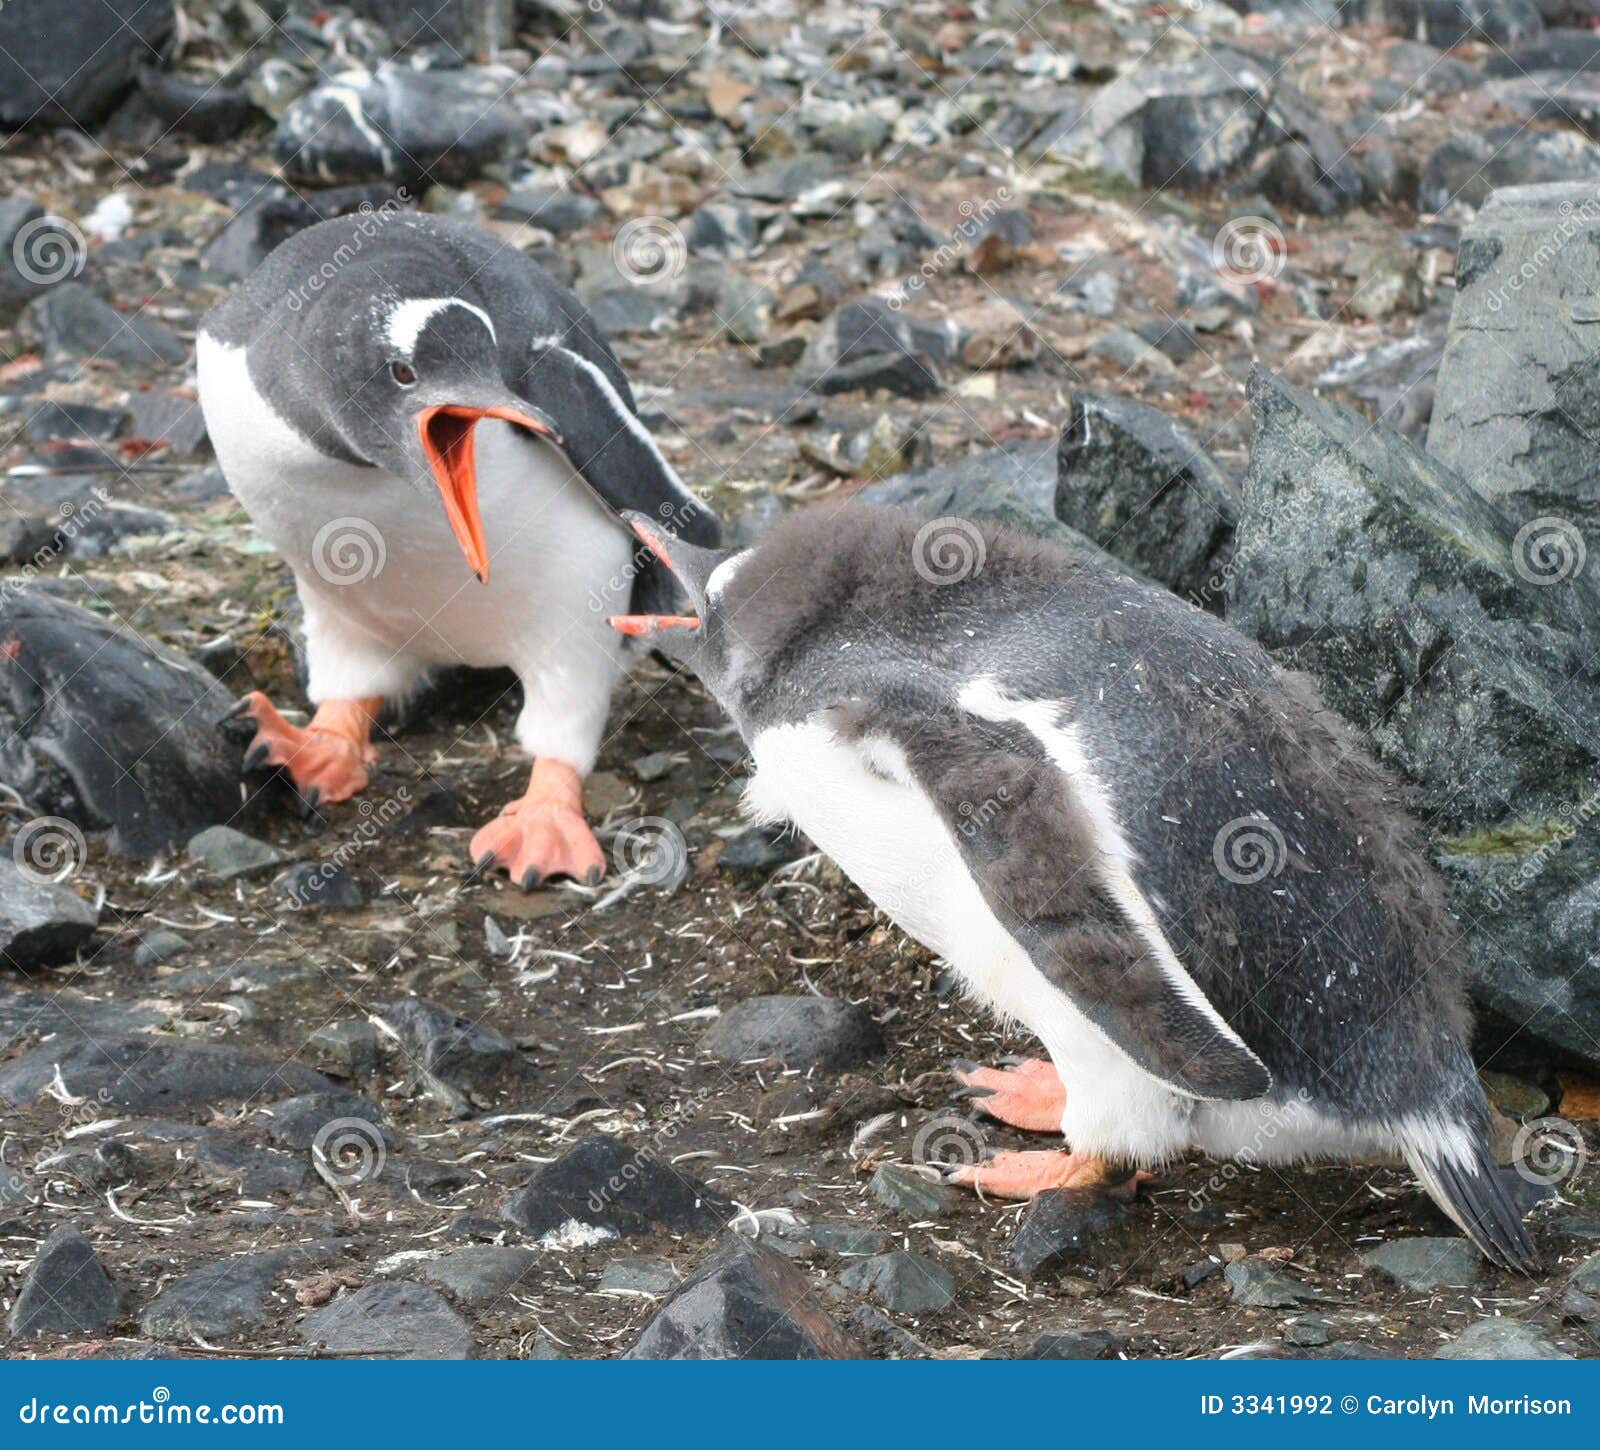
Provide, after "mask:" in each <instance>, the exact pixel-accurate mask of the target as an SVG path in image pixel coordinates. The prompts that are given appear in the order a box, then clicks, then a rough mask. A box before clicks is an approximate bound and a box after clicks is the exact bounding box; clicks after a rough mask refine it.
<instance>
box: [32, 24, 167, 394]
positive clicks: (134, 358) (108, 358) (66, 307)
mask: <svg viewBox="0 0 1600 1450" xmlns="http://www.w3.org/2000/svg"><path fill="white" fill-rule="evenodd" d="M0 13H3V12H0ZM24 323H25V325H26V326H27V327H28V328H29V329H30V330H31V332H32V334H33V336H34V338H35V339H37V341H38V345H39V347H40V349H41V350H42V351H43V352H44V353H45V354H46V355H48V356H51V357H59V356H62V355H66V356H69V357H93V358H98V359H100V360H102V361H104V362H114V363H124V364H127V365H128V366H131V367H158V366H160V365H161V364H163V363H172V362H182V361H183V359H184V358H186V357H187V356H188V355H189V350H188V348H186V347H185V346H184V345H183V343H181V342H180V341H179V340H178V339H177V338H176V337H174V336H173V334H172V333H170V332H169V331H167V329H166V328H165V327H163V326H162V325H161V324H160V323H159V322H157V321H156V320H155V319H154V318H152V317H145V316H143V315H141V314H140V313H138V312H129V313H122V312H118V311H117V310H116V309H115V308H114V307H112V306H110V304H108V303H105V302H102V301H101V300H100V299H99V298H98V297H96V296H95V295H94V293H93V292H91V291H90V290H89V289H88V288H87V287H86V286H84V284H83V283H81V282H64V283H62V285H61V286H59V287H56V288H53V289H52V290H51V291H49V292H47V293H45V295H44V296H42V297H38V298H35V299H34V300H33V301H32V302H30V303H29V304H28V307H27V311H26V313H25V315H24Z"/></svg>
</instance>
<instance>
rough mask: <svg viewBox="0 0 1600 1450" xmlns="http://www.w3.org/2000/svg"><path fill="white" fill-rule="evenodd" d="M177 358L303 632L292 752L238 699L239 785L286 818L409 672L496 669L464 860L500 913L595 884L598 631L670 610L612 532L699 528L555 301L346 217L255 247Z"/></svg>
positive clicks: (712, 527) (517, 274)
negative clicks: (504, 762) (612, 618)
mask: <svg viewBox="0 0 1600 1450" xmlns="http://www.w3.org/2000/svg"><path fill="white" fill-rule="evenodd" d="M198 351H199V381H200V401H201V404H202V406H203V408H204V411H205V418H206V426H207V428H208V430H209V432H210V434H211V439H212V442H213V444H214V446H215V448H216V453H217V460H218V462H219V463H220V464H221V466H222V470H223V472H224V473H225V474H226V476H227V479H228V483H229V486H230V487H231V488H232V490H233V492H234V494H235V495H236V496H237V497H238V499H239V501H240V502H241V503H242V504H243V505H244V506H245V508H246V509H248V510H249V511H250V514H251V516H252V517H253V518H254V520H255V522H256V525H257V527H258V528H259V529H260V530H261V532H262V534H264V535H265V536H266V538H267V539H268V540H269V541H270V542H271V543H272V544H273V545H274V546H276V548H277V549H278V551H279V552H280V553H281V554H282V555H283V557H284V558H285V559H287V560H288V562H289V564H290V565H291V567H292V568H293V570H294V574H295V580H296V583H297V585H298V588H299V594H300V599H301V601H302V603H303V605H304V610H305V631H306V648H307V656H308V662H309V666H310V685H309V691H308V693H309V694H310V697H311V699H312V701H313V702H314V703H315V705H316V713H315V715H314V717H313V718H312V720H311V723H310V725H309V726H308V727H307V728H306V729H304V730H301V729H297V728H295V727H294V726H292V725H290V724H288V723H287V722H286V721H285V720H284V719H283V718H282V716H280V715H279V714H278V712H277V711H276V710H275V709H274V708H273V707H272V705H271V704H270V703H269V702H268V701H267V699H266V698H265V697H264V696H262V695H260V694H259V693H257V694H253V695H249V696H247V697H246V698H245V699H244V700H242V701H241V702H240V704H239V707H238V712H237V713H239V714H246V715H248V716H249V717H250V719H251V721H252V723H253V724H254V725H255V727H256V732H257V733H256V736H255V742H254V744H253V746H252V749H251V751H250V753H249V754H248V755H247V756H246V765H247V766H249V767H255V766H257V765H260V764H272V765H277V766H281V767H282V768H283V769H284V770H286V771H287V772H288V774H289V775H290V776H291V777H292V779H293V781H294V783H295V785H296V787H297V788H298V790H299V791H300V793H301V795H302V797H303V798H304V800H305V801H306V803H307V806H308V809H309V808H314V807H315V806H316V805H317V804H318V803H328V802H334V801H342V800H345V799H347V798H349V797H350V796H352V795H354V794H356V793H357V792H358V791H360V790H362V789H363V788H364V787H365V785H366V784H367V767H368V765H369V764H371V763H372V761H373V759H374V755H373V751H372V748H371V746H370V744H369V741H370V737H371V729H372V724H373V721H374V718H375V717H376V716H377V714H378V710H379V708H380V706H381V704H382V702H383V699H384V697H387V696H396V695H401V694H403V693H404V692H405V691H407V690H408V689H409V688H410V687H411V686H413V685H414V684H415V682H416V681H417V680H418V678H419V676H421V675H422V674H423V672H424V671H425V670H427V669H428V668H429V667H430V666H434V665H444V664H465V665H480V666H481V665H509V666H510V667H511V668H512V669H513V670H514V671H515V672H516V673H517V675H518V676H519V678H520V679H521V681H522V686H523V690H524V696H525V699H524V704H523V708H522V713H521V715H520V716H519V718H518V720H517V727H516V734H517V740H518V743H519V744H520V745H521V746H522V748H523V749H524V750H525V751H526V752H527V753H528V754H529V755H531V756H532V757H533V760H534V763H533V773H532V777H531V779H530V781H529V784H528V789H527V793H526V794H525V795H523V796H522V797H521V798H519V799H517V800H515V801H513V802H512V803H511V804H510V805H508V806H507V807H506V808H505V810H504V811H503V812H502V813H501V815H500V816H499V818H498V819H496V820H493V821H491V822H490V823H489V824H488V825H486V826H484V827H483V829H482V830H480V831H478V832H477V834H476V835H475V836H474V837H473V839H472V845H471V853H472V859H473V861H474V863H476V864H477V865H478V867H479V868H480V869H485V868H487V867H489V866H490V865H495V866H499V867H501V868H503V869H504V870H506V871H507V872H509V873H510V875H511V877H512V879H513V880H515V881H517V882H519V883H520V884H521V885H522V886H523V888H524V889H528V888H530V887H531V886H533V885H534V884H536V883H537V882H538V881H540V880H542V879H543V878H545V877H548V876H552V875H557V874H560V875H566V876H571V877H574V878H576V879H579V880H585V881H590V882H593V881H597V880H599V878H600V876H601V875H602V874H603V872H604V869H605V857H604V854H603V853H602V852H601V850H600V847H599V845H598V843H597V842H596V841H595V838H594V834H593V832H592V831H591V830H590V829H589V826H588V825H587V823H586V822H585V821H584V819H583V815H582V794H581V783H582V778H583V776H584V775H585V774H586V773H587V772H588V771H589V770H590V769H591V768H592V766H593V764H594V758H595V754H596V751H597V750H598V748H599V741H600V735H601V731H602V729H603V727H604V723H605V717H606V711H607V705H608V701H609V699H610V694H611V688H612V685H613V683H614V681H615V678H616V675H617V673H618V670H619V667H620V664H621V661H622V653H621V651H619V649H618V647H617V646H618V637H617V636H616V635H615V634H614V633H613V632H612V631H610V630H608V629H607V628H606V627H605V624H604V617H605V615H606V613H607V612H610V611H613V610H617V609H626V608H628V607H630V602H631V605H632V607H634V608H660V607H663V605H664V604H665V602H666V600H667V599H668V598H670V594H671V589H672V585H671V580H670V576H668V575H667V574H666V573H665V571H664V570H662V569H661V568H660V567H659V565H657V564H656V563H655V561H654V560H653V558H652V556H650V555H649V553H648V552H647V551H645V550H643V549H640V548H638V547H637V546H636V545H635V543H634V541H633V539H632V537H631V536H630V534H629V533H628V531H627V529H626V528H625V527H624V526H623V525H622V524H621V522H620V520H619V519H618V517H617V513H616V511H617V510H620V509H624V508H631V509H637V510H639V511H641V512H643V513H646V514H648V515H649V516H650V517H652V518H654V519H656V520H658V521H663V522H665V523H667V524H668V525H669V526H670V527H671V528H672V529H673V530H674V531H675V532H678V533H681V534H686V535H687V536H689V537H690V538H693V539H696V540H698V541H700V542H701V543H706V544H714V543H715V542H716V541H717V538H718V529H717V523H716V520H715V518H714V517H713V515H712V514H711V513H710V512H709V511H708V510H707V509H706V508H705V506H704V505H703V504H701V503H700V502H699V501H698V500H697V499H696V498H695V497H694V496H693V495H692V494H691V493H690V492H689V491H688V490H687V489H686V488H685V487H684V486H683V484H682V483H681V482H680V481H679V480H678V478H677V476H676V474H674V472H673V470H672V468H671V467H670V466H669V465H668V463H667V461H666V460H665V459H664V458H663V457H662V456H661V453H660V451H659V450H658V449H657V448H656V446H655V444H654V442H653V441H652V440H651V437H650V435H649V433H648V432H647V431H646V430H645V428H644V426H643V425H642V424H641V423H640V422H639V420H638V418H637V416H636V415H635V412H634V405H633V397H632V393H631V392H630V390H629V387H628V383H627V379H626V378H625V377H624V376H623V374H622V371H621V369H620V368H619V367H618V365H617V361H616V359H615V357H613V356H612V354H611V351H610V349H609V348H608V347H607V346H606V344H605V343H604V341H602V340H601V338H600V336H599V334H598V332H597V331H596V330H595V326H594V323H593V322H592V320H591V319H590V317H589V315H588V313H587V312H586V311H585V310H584V308H583V306H582V305H581V304H580V303H579V302H578V300H577V298H575V297H574V296H573V295H572V294H571V293H570V292H568V291H567V290H566V288H564V287H562V286H561V285H560V284H559V283H557V282H556V281H555V280H554V279H553V278H552V277H550V276H549V275H548V274H547V273H546V272H545V271H544V270H543V269H541V268H540V267H539V266H538V265H536V264H535V263H534V262H533V261H532V260H531V259H529V258H527V257H524V256H523V255H522V254H521V253H519V252H517V251H516V250H515V249H514V248H512V247H510V246H507V245H505V244H503V243H501V242H498V241H496V240H495V239H493V238H491V237H489V236H488V235H487V234H485V233H483V232H480V231H477V230H474V229H471V228H467V227H462V226H457V225H451V224H448V223H445V222H441V221H438V220H435V219H434V218H431V217H426V216H418V215H413V214H409V213H401V214H397V215H393V216H376V217H374V216H351V217H344V218H341V219H339V220H335V221H329V222H324V223H322V224H320V225H318V226H313V227H309V228H307V229H306V230H305V231H303V232H300V233H298V234H297V235H296V236H294V237H292V238H290V239H289V240H288V241H286V242H284V243H283V244H282V245H281V246H280V247H278V248H277V249H276V250H275V251H274V252H273V253H272V254H271V255H270V256H269V257H268V258H267V259H266V260H265V261H264V262H263V263H262V264H261V266H260V267H259V268H258V269H257V270H256V271H255V272H254V273H253V274H252V275H251V276H250V278H249V279H248V280H247V281H246V282H245V283H244V284H243V285H242V286H241V287H239V288H238V290H237V291H235V292H234V293H233V295H232V296H230V297H229V298H228V299H227V300H226V301H225V302H223V303H221V304H220V305H218V306H217V307H215V308H213V309H212V311H211V312H210V313H208V314H207V316H206V317H205V319H204V322H203V324H202V327H201V330H200V335H199V349H198ZM646 601H653V603H649V602H646Z"/></svg>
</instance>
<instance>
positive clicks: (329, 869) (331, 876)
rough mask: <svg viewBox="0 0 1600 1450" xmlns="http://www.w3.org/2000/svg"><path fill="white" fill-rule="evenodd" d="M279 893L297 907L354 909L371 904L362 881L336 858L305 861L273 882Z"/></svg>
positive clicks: (292, 867)
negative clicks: (332, 859) (363, 888)
mask: <svg viewBox="0 0 1600 1450" xmlns="http://www.w3.org/2000/svg"><path fill="white" fill-rule="evenodd" d="M273 884H274V887H275V889H276V890H277V892H278V894H279V895H280V896H282V897H284V898H285V899H286V900H287V901H288V902H289V904H290V905H291V906H293V907H295V908H297V909H307V910H309V909H320V908H324V907H326V908H329V909H336V910H342V911H351V910H353V909H354V908H356V907H358V906H365V905H366V904H367V895H366V892H364V891H363V890H362V889H361V883H360V882H359V881H357V880H356V878H355V877H354V876H353V875H352V874H351V873H350V870H349V868H348V867H345V866H341V865H339V864H338V863H337V862H332V861H302V862H300V863H299V864H298V865H295V866H291V867H290V868H289V870H287V871H286V872H284V874H283V875H282V876H280V877H279V878H278V880H277V881H276V882H274V883H273Z"/></svg>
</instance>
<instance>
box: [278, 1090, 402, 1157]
mask: <svg viewBox="0 0 1600 1450" xmlns="http://www.w3.org/2000/svg"><path fill="white" fill-rule="evenodd" d="M329 1086H330V1087H331V1086H332V1085H331V1084H330V1085H329ZM350 1119H358V1120H359V1121H361V1122H363V1123H371V1124H372V1125H373V1126H374V1127H376V1128H378V1129H380V1131H381V1135H382V1136H383V1137H385V1138H386V1139H387V1138H389V1137H390V1136H391V1135H390V1134H389V1133H388V1130H387V1129H386V1128H385V1127H384V1114H383V1109H382V1108H381V1107H379V1106H378V1104H377V1103H375V1102H373V1101H372V1100H371V1099H370V1098H364V1097H362V1096H361V1095H360V1094H359V1093H349V1092H340V1091H339V1090H338V1089H337V1088H334V1089H333V1090H332V1091H331V1092H312V1093H302V1094H300V1095H298V1096H296V1097H292V1098H285V1099H284V1100H283V1101H282V1102H277V1103H268V1104H267V1105H266V1106H265V1107H260V1108H257V1109H256V1110H255V1112H253V1113H251V1115H250V1122H251V1123H252V1124H253V1125H255V1126H258V1127H260V1128H263V1129H265V1131H266V1134H267V1137H269V1138H270V1139H271V1140H272V1141H273V1142H274V1143H278V1144H280V1145H282V1146H283V1147H285V1148H293V1149H295V1150H296V1151H298V1152H304V1151H306V1150H307V1149H309V1148H310V1147H311V1145H312V1144H313V1143H315V1142H316V1141H317V1135H318V1134H319V1133H321V1132H322V1130H323V1129H324V1128H325V1127H327V1126H328V1124H329V1123H337V1122H340V1121H349V1120H350Z"/></svg>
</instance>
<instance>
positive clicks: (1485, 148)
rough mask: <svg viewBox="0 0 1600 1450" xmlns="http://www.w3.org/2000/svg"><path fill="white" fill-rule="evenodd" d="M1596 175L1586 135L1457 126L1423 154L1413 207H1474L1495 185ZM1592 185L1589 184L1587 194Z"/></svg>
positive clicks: (1597, 159) (1597, 154)
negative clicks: (1441, 143)
mask: <svg viewBox="0 0 1600 1450" xmlns="http://www.w3.org/2000/svg"><path fill="white" fill-rule="evenodd" d="M1596 178H1600V146H1597V145H1596V144H1595V143H1594V142H1593V141H1590V140H1588V139H1587V138H1586V137H1583V136H1574V135H1573V134H1571V133H1570V132H1564V131H1530V130H1528V129H1527V128H1526V127H1525V126H1490V127H1488V128H1487V129H1485V130H1483V131H1460V132H1457V133H1456V134H1455V135H1453V136H1452V137H1451V138H1450V139H1449V140H1448V141H1446V142H1444V144H1443V145H1441V146H1440V147H1439V148H1438V149H1437V150H1436V151H1434V153H1433V154H1432V155H1431V156H1429V157H1428V161H1427V164H1426V165H1425V166H1424V167H1423V168H1422V180H1421V182H1420V183H1419V185H1418V188H1417V207H1418V209H1419V210H1420V211H1433V212H1438V211H1444V210H1445V209H1446V208H1448V207H1450V206H1452V205H1460V206H1463V207H1480V206H1482V205H1483V204H1484V202H1485V201H1486V200H1487V199H1488V197H1489V193H1490V192H1492V191H1495V190H1497V189H1498V188H1501V187H1510V186H1517V187H1520V186H1532V185H1536V184H1543V183H1549V182H1562V181H1569V182H1581V181H1590V180H1594V179H1596ZM1594 191H1595V188H1593V187H1590V188H1588V189H1587V194H1588V195H1591V196H1592V195H1593V194H1594ZM1501 220H1502V221H1507V220H1512V218H1507V217H1502V218H1501ZM1548 226H1549V223H1546V227H1547V228H1548ZM1568 265H1569V266H1570V265H1571V263H1570V261H1569V263H1568Z"/></svg>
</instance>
